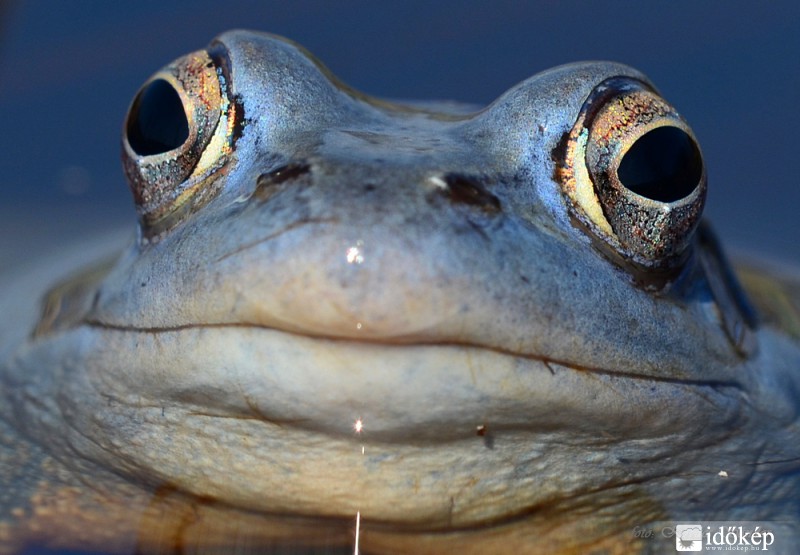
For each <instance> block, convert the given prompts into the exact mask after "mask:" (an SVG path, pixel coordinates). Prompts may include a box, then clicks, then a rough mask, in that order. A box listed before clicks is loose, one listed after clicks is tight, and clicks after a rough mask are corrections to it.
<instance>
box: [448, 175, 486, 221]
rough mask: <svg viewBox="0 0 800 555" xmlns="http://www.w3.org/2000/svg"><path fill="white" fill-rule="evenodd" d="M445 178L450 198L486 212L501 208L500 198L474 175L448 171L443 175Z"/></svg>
mask: <svg viewBox="0 0 800 555" xmlns="http://www.w3.org/2000/svg"><path fill="white" fill-rule="evenodd" d="M443 180H444V183H445V184H446V185H447V189H446V192H447V194H448V197H449V198H450V200H452V201H454V202H458V203H462V204H469V205H472V206H476V207H478V208H480V209H481V210H484V211H486V212H498V211H499V210H500V199H498V198H497V197H496V196H494V195H493V194H492V193H490V192H489V191H487V190H486V189H485V188H484V186H483V185H482V184H481V183H480V182H479V181H478V180H477V179H475V178H474V177H470V176H466V175H461V174H457V173H448V174H446V175H444V176H443Z"/></svg>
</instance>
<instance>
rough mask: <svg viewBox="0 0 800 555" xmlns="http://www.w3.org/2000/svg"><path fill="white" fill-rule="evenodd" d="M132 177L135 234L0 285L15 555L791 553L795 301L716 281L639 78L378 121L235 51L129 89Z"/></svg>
mask: <svg viewBox="0 0 800 555" xmlns="http://www.w3.org/2000/svg"><path fill="white" fill-rule="evenodd" d="M122 162H123V170H124V173H125V176H126V180H127V182H128V185H129V187H130V189H131V192H132V196H133V199H134V204H135V206H136V213H137V219H138V221H137V225H136V230H135V233H134V234H133V237H129V235H128V234H127V233H123V235H124V236H125V237H128V238H127V239H120V237H121V236H122V235H119V234H113V233H110V234H108V235H107V236H98V237H93V238H91V239H88V240H86V241H83V242H81V243H80V244H77V245H76V246H75V247H74V248H73V249H72V250H70V249H65V250H64V251H62V252H60V253H59V254H58V255H57V256H55V255H54V256H51V257H49V258H48V259H46V260H43V261H42V262H41V265H40V266H39V267H38V268H35V269H34V270H28V271H27V272H25V273H18V274H17V275H12V276H11V277H5V278H4V279H5V281H3V282H2V283H3V287H2V290H3V292H4V294H3V297H2V304H1V305H0V306H2V311H0V313H2V314H3V318H2V324H0V325H2V327H0V330H1V333H0V338H2V340H1V341H0V361H1V362H0V394H2V403H0V438H1V441H0V468H2V474H0V482H2V485H3V488H2V490H3V492H4V493H3V494H2V495H0V540H2V542H0V543H3V544H4V545H7V546H10V547H7V548H6V549H7V550H8V552H9V553H13V552H16V550H21V549H24V548H25V546H30V545H37V546H38V545H42V546H45V547H49V548H52V549H62V548H64V549H94V550H100V551H104V552H109V553H117V552H130V551H131V550H134V549H135V550H137V551H138V552H149V551H158V550H162V551H163V550H167V551H169V550H174V551H175V552H178V551H181V552H183V551H182V550H185V549H188V548H193V549H223V550H232V549H233V548H234V547H235V546H237V545H238V546H241V545H244V544H243V543H241V538H243V537H244V538H247V542H249V543H247V542H245V543H247V545H261V546H272V545H275V544H276V542H278V543H280V542H281V541H284V540H286V539H287V538H289V540H288V541H289V542H290V544H291V545H294V546H298V545H306V544H308V545H312V546H315V545H316V546H319V545H320V542H322V543H325V542H328V543H326V545H329V544H330V545H337V546H342V545H345V546H347V547H346V549H348V550H349V549H350V544H351V542H352V540H353V525H354V524H355V526H356V528H355V530H357V535H356V536H355V538H356V542H358V541H361V548H362V549H364V550H366V551H365V552H398V551H414V552H417V553H436V552H452V550H453V549H457V550H462V551H463V552H469V550H472V551H474V552H510V551H525V552H532V551H534V550H535V549H539V550H542V552H548V553H554V552H578V551H581V552H587V551H590V550H596V551H603V552H625V553H630V552H635V551H637V550H638V551H641V552H648V550H650V551H652V550H656V551H658V550H660V549H667V547H668V548H669V549H673V546H672V545H671V544H669V542H670V541H672V542H673V543H674V540H673V539H672V536H670V535H669V534H655V535H656V536H658V537H657V538H656V539H653V538H651V537H650V532H651V531H652V530H651V528H652V527H654V526H655V525H656V524H657V523H660V522H661V523H663V522H667V523H675V522H679V521H698V520H702V521H733V520H739V521H762V522H766V523H770V525H771V526H773V528H777V530H776V531H775V536H773V540H774V541H775V542H776V543H775V544H774V545H772V549H773V550H777V551H778V552H780V549H781V546H783V548H784V549H787V550H788V549H789V547H787V546H791V542H792V541H793V538H794V539H797V538H800V535H798V528H797V522H798V515H800V507H798V504H799V501H798V500H800V441H798V439H799V438H798V436H799V435H800V428H798V408H800V372H799V370H800V331H798V330H800V324H799V322H800V280H798V279H797V277H796V275H795V274H793V273H792V272H786V271H779V270H775V269H769V268H767V269H765V267H764V266H763V265H762V264H753V263H751V264H749V265H747V264H745V265H739V266H737V267H736V268H735V269H734V266H732V265H731V263H730V262H729V260H728V258H727V257H726V255H725V253H724V251H723V248H722V246H721V245H720V242H719V240H718V239H717V238H716V236H715V234H714V232H713V231H712V228H711V226H710V224H708V223H707V222H705V221H704V220H703V218H702V214H703V208H704V205H705V199H706V195H707V182H708V179H707V171H706V167H705V162H704V160H703V156H702V152H701V150H700V146H699V142H698V139H697V138H696V136H695V135H694V132H693V131H692V129H691V128H690V127H689V124H688V123H687V122H686V120H685V119H684V118H683V116H681V115H680V113H679V112H678V111H677V109H676V108H674V107H673V106H672V105H671V104H670V103H669V102H668V101H667V100H665V99H664V98H662V96H661V95H660V93H659V92H658V91H657V89H656V88H655V85H653V84H652V83H651V81H650V80H649V79H648V78H647V77H646V76H645V75H644V74H642V73H641V72H639V71H638V70H636V69H633V68H631V67H628V66H626V65H623V64H619V63H614V62H581V63H573V64H568V65H564V66H559V67H556V68H554V69H551V70H547V71H544V72H542V73H539V74H537V75H535V76H533V77H531V78H529V79H527V80H525V81H523V82H521V83H520V84H518V85H516V86H515V87H513V88H511V89H510V90H508V91H507V92H505V93H504V94H502V95H501V96H500V97H499V98H498V99H496V100H495V101H494V102H492V103H490V104H489V105H488V106H474V105H470V104H461V103H457V102H449V101H431V102H425V101H420V102H416V101H413V102H395V101H387V100H383V99H378V98H375V97H371V96H368V95H366V94H364V93H361V92H359V91H357V90H355V89H353V88H351V87H349V86H348V85H346V84H344V83H342V82H341V81H340V80H339V79H338V78H336V77H335V76H334V75H333V74H332V73H331V72H330V71H329V70H328V69H327V68H325V66H323V65H322V63H321V62H319V61H318V60H317V59H316V58H314V56H313V55H311V54H310V53H309V52H307V51H306V50H305V49H303V48H302V47H301V46H299V45H298V44H296V43H293V42H291V41H290V40H288V39H284V38H282V37H278V36H276V35H270V34H264V33H257V32H250V31H230V32H227V33H224V34H222V35H220V36H218V37H217V38H216V39H214V40H213V42H211V43H210V45H209V46H208V47H206V48H204V49H201V50H198V51H196V52H193V53H191V54H188V55H186V56H183V57H181V58H178V59H177V60H175V61H174V62H172V63H171V64H169V65H167V66H166V67H165V68H163V69H162V70H160V71H159V72H157V73H156V74H155V75H154V76H153V77H151V78H150V79H149V80H148V81H147V82H146V83H145V84H144V85H143V86H142V88H141V89H140V90H139V92H138V93H137V94H136V95H135V97H134V100H133V102H132V104H131V106H130V108H129V111H128V114H127V116H126V119H125V124H124V128H123V133H122ZM120 241H122V244H120ZM117 249H118V250H117ZM59 275H60V276H62V277H61V278H60V279H56V277H57V276H59ZM54 281H55V283H54ZM668 529H669V528H668V527H667V528H662V531H663V530H668ZM642 530H647V531H648V532H647V533H639V532H640V531H642ZM634 531H637V532H636V533H634ZM659 538H660V540H659ZM664 538H666V539H664ZM658 541H662V542H664V541H666V542H667V543H666V544H664V543H657V542H658ZM781 542H783V543H781ZM665 545H666V546H667V547H664V546H665ZM357 546H358V544H357ZM358 549H359V548H358V547H356V551H358ZM343 552H348V551H343ZM670 552H671V551H670Z"/></svg>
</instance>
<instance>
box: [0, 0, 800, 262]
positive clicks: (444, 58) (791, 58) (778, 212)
mask: <svg viewBox="0 0 800 555" xmlns="http://www.w3.org/2000/svg"><path fill="white" fill-rule="evenodd" d="M233 27H245V28H253V29H258V30H265V31H270V32H274V33H278V34H281V35H285V36H287V37H289V38H292V39H294V40H296V41H298V42H300V43H301V44H303V45H304V46H306V47H307V48H309V49H310V50H311V51H312V52H314V53H315V54H316V55H317V56H318V57H320V58H321V59H322V61H323V62H324V63H326V64H327V65H328V66H329V67H330V68H331V69H332V70H333V71H334V73H336V74H337V75H339V77H341V78H342V79H343V80H344V81H345V82H347V83H349V84H351V85H353V86H355V87H356V88H359V89H361V90H364V91H365V92H368V93H371V94H375V95H379V96H386V97H391V98H446V99H457V100H464V101H470V102H478V103H487V102H490V101H491V100H492V99H494V98H495V97H497V96H498V95H499V94H501V93H502V92H503V91H505V90H506V89H507V88H508V87H510V86H512V85H513V84H515V83H517V82H519V81H521V80H523V79H525V78H527V77H529V76H530V75H532V74H534V73H536V72H538V71H540V70H543V69H546V68H548V67H551V66H553V65H557V64H561V63H565V62H570V61H575V60H582V59H612V60H617V61H621V62H625V63H628V64H630V65H633V66H635V67H638V68H639V69H641V70H643V71H644V72H645V73H647V74H648V75H649V76H650V77H651V79H652V80H653V81H654V82H655V83H656V85H657V86H658V87H659V88H660V90H661V92H662V93H663V94H664V96H666V97H667V98H668V99H669V100H670V101H671V102H672V103H673V104H674V105H676V106H677V107H678V109H679V110H680V111H681V112H682V113H683V114H684V116H685V117H686V118H687V119H688V120H689V122H690V124H691V125H692V127H693V128H694V130H695V132H696V134H697V136H698V137H699V139H700V143H701V146H702V148H703V152H704V154H705V157H706V161H707V166H708V168H709V175H710V182H709V186H710V193H709V194H710V197H709V205H708V209H707V214H709V215H710V217H711V219H712V221H713V223H714V224H715V227H716V229H717V230H718V231H719V232H720V234H721V235H722V236H723V239H724V240H725V242H726V243H727V244H733V245H734V246H737V247H739V248H742V249H744V250H745V251H750V252H756V253H762V254H768V255H772V256H773V257H777V258H779V259H783V260H788V261H793V262H794V263H795V264H798V263H800V225H798V216H797V210H798V207H800V187H798V182H797V181H798V180H797V175H796V173H797V171H798V164H797V161H798V157H799V155H798V138H797V135H798V132H800V115H798V104H799V102H798V100H800V98H799V97H800V35H798V33H799V31H798V28H800V3H798V2H793V1H778V2H768V3H767V2H764V3H755V2H736V1H726V2H696V1H690V2H686V1H670V2H659V3H656V2H636V3H634V2H595V3H590V2H556V1H541V2H535V3H534V2H520V1H516V2H515V1H500V0H495V1H491V2H477V1H465V0H461V1H436V2H431V1H425V2H423V1H417V0H405V1H397V2H375V1H374V0H373V1H355V0H351V1H347V2H332V1H322V0H319V1H313V0H295V1H292V2H269V1H260V2H255V1H253V2H246V1H241V2H222V1H219V0H217V1H195V2H177V1H169V0H158V1H153V2H138V3H137V4H136V6H132V5H128V3H123V2H119V3H117V2H106V1H95V2H89V1H84V2H45V1H36V2H18V3H11V4H8V3H5V4H2V6H1V7H0V122H2V123H1V124H0V175H1V176H2V189H0V190H2V195H0V264H4V263H9V262H8V261H10V260H12V259H13V257H14V256H18V255H20V254H22V255H26V254H27V253H29V252H32V250H33V248H34V245H40V244H41V243H42V242H44V243H45V244H51V246H52V245H54V244H55V242H56V241H57V240H58V239H59V238H60V237H63V236H65V235H66V234H68V233H73V232H81V231H82V232H84V233H85V232H97V230H99V229H101V228H102V226H106V225H109V224H110V223H111V222H119V223H120V224H126V223H127V224H129V225H130V224H132V222H133V219H134V216H133V209H132V203H131V200H130V195H129V193H128V191H127V187H126V186H125V182H124V179H123V177H122V172H121V169H120V163H119V134H120V130H121V125H122V120H123V118H124V116H125V112H126V109H127V106H128V103H129V102H130V100H131V99H132V97H133V95H134V94H135V93H136V91H137V89H138V88H139V86H140V85H141V83H142V82H143V81H144V80H145V79H146V78H147V77H148V76H149V75H150V74H152V73H153V72H155V71H156V70H157V69H158V68H160V67H161V66H163V65H164V64H166V63H168V62H169V61H171V60H172V59H174V58H176V57H178V56H179V55H181V54H183V53H186V52H189V51H192V50H195V49H198V48H202V47H203V46H205V45H206V44H207V43H208V42H209V41H210V40H211V39H212V38H213V37H214V36H215V35H216V34H217V33H219V32H221V31H223V30H226V29H229V28H233ZM12 255H13V256H12Z"/></svg>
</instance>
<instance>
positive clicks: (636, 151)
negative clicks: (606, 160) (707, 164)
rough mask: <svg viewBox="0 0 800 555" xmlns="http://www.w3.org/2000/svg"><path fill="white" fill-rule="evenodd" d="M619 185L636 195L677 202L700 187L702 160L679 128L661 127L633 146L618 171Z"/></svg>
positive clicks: (698, 152) (640, 138) (687, 136)
mask: <svg viewBox="0 0 800 555" xmlns="http://www.w3.org/2000/svg"><path fill="white" fill-rule="evenodd" d="M617 176H618V177H619V180H620V182H621V183H622V184H623V185H624V186H625V187H627V188H628V189H629V190H631V191H633V192H634V193H636V194H637V195H641V196H643V197H646V198H649V199H651V200H656V201H660V202H675V201H677V200H680V199H682V198H684V197H686V196H688V195H689V194H690V193H691V192H692V191H694V189H695V188H696V187H697V186H698V185H699V184H700V180H701V178H702V176H703V161H702V158H701V156H700V151H699V149H698V148H697V145H696V144H695V142H694V140H693V139H692V138H691V137H690V136H689V135H688V134H687V133H686V132H685V131H683V130H681V129H678V128H677V127H671V126H665V127H658V128H656V129H653V130H652V131H649V132H648V133H645V134H644V135H642V136H641V137H639V139H637V140H636V142H635V143H633V146H631V147H630V149H628V151H627V152H626V153H625V155H624V156H623V158H622V161H621V162H620V164H619V168H618V169H617Z"/></svg>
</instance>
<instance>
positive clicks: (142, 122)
mask: <svg viewBox="0 0 800 555" xmlns="http://www.w3.org/2000/svg"><path fill="white" fill-rule="evenodd" d="M127 135H128V144H130V145H131V148H132V149H133V150H134V152H136V154H138V155H140V156H151V155H154V154H162V153H164V152H169V151H170V150H174V149H176V148H178V147H180V146H181V145H183V143H185V142H186V140H187V139H188V138H189V121H188V119H187V118H186V112H185V110H184V108H183V102H182V101H181V97H180V95H178V92H177V91H176V90H175V89H174V87H173V86H172V85H170V84H169V83H167V82H166V81H165V80H163V79H155V80H153V81H152V82H151V83H149V84H148V85H147V86H146V87H145V88H144V89H142V90H141V91H140V92H139V94H138V96H137V97H136V100H135V101H134V103H133V107H132V108H131V112H130V115H129V117H128V124H127Z"/></svg>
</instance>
